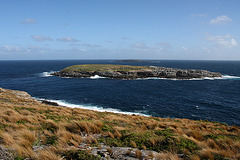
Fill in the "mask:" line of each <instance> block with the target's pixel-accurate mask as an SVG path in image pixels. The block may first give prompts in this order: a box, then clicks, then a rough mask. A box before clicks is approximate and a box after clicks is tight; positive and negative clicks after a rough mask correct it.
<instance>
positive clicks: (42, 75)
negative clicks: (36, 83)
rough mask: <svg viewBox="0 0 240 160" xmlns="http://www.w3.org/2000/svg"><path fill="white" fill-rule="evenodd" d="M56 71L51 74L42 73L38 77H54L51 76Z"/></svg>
mask: <svg viewBox="0 0 240 160" xmlns="http://www.w3.org/2000/svg"><path fill="white" fill-rule="evenodd" d="M54 72H55V71H50V72H42V73H39V74H37V75H39V77H50V76H53V75H51V74H52V73H54Z"/></svg>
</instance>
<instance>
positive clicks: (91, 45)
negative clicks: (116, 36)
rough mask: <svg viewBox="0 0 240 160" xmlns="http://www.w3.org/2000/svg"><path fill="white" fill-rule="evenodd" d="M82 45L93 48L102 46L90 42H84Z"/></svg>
mask: <svg viewBox="0 0 240 160" xmlns="http://www.w3.org/2000/svg"><path fill="white" fill-rule="evenodd" d="M82 46H85V47H93V48H95V47H101V46H100V45H98V44H89V43H84V44H82Z"/></svg>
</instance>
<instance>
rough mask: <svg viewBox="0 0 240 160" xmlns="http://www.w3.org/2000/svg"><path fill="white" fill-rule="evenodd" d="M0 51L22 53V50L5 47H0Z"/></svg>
mask: <svg viewBox="0 0 240 160" xmlns="http://www.w3.org/2000/svg"><path fill="white" fill-rule="evenodd" d="M0 50H1V51H3V52H20V51H22V48H20V47H15V46H8V45H5V46H2V47H0Z"/></svg>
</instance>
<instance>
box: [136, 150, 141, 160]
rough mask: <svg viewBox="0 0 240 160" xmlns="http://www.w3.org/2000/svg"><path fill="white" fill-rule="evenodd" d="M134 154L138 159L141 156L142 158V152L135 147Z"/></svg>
mask: <svg viewBox="0 0 240 160" xmlns="http://www.w3.org/2000/svg"><path fill="white" fill-rule="evenodd" d="M135 156H136V157H137V158H138V159H141V158H142V152H141V151H140V150H139V149H137V150H136V151H135Z"/></svg>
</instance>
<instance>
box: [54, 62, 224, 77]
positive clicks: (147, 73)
mask: <svg viewBox="0 0 240 160" xmlns="http://www.w3.org/2000/svg"><path fill="white" fill-rule="evenodd" d="M86 66H87V69H86ZM89 67H92V66H91V65H77V66H71V67H68V68H65V69H63V70H62V71H60V72H55V73H53V74H52V75H55V76H60V77H80V78H83V77H92V76H95V75H98V76H102V77H108V78H113V79H138V78H149V77H157V78H169V79H193V78H206V77H207V78H214V77H222V75H221V74H220V73H217V72H210V71H206V70H195V69H177V68H165V67H156V66H138V68H134V67H137V66H125V65H117V67H116V66H115V65H94V67H93V68H94V69H89ZM103 67H104V69H103ZM141 67H142V68H141ZM123 68H124V69H123Z"/></svg>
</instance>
